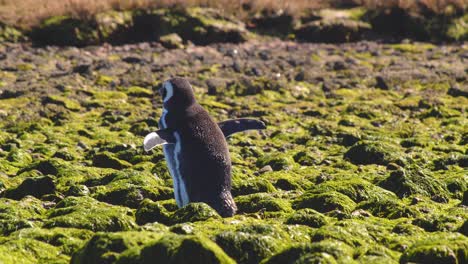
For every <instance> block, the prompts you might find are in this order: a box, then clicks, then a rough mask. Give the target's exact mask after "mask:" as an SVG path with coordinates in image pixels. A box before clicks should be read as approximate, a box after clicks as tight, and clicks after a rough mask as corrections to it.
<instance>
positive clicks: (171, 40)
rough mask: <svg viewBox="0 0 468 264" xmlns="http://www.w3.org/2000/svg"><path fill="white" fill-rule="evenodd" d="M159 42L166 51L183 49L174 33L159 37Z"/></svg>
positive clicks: (180, 39)
mask: <svg viewBox="0 0 468 264" xmlns="http://www.w3.org/2000/svg"><path fill="white" fill-rule="evenodd" d="M159 42H160V43H161V45H163V46H164V47H165V48H168V49H182V48H183V47H184V44H183V40H182V38H181V37H180V36H179V35H177V34H176V33H172V34H167V35H164V36H161V37H160V38H159Z"/></svg>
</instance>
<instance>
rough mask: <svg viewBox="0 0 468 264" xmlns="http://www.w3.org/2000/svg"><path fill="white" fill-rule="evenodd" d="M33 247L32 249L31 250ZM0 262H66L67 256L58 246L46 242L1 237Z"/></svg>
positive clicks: (31, 263)
mask: <svg viewBox="0 0 468 264" xmlns="http://www.w3.org/2000/svg"><path fill="white" fill-rule="evenodd" d="M31 249H33V250H31ZM0 259H1V260H2V263H8V264H13V263H18V260H20V261H21V263H25V264H34V263H68V261H69V256H67V255H65V254H64V252H62V250H61V249H60V248H58V247H55V246H52V245H50V244H48V243H46V242H42V241H38V240H34V239H30V238H21V239H3V240H2V242H1V243H0Z"/></svg>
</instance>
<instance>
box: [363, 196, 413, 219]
mask: <svg viewBox="0 0 468 264" xmlns="http://www.w3.org/2000/svg"><path fill="white" fill-rule="evenodd" d="M356 209H363V210H366V211H369V212H370V213H371V214H372V215H373V216H377V217H382V218H388V219H396V218H401V217H415V216H417V214H418V213H417V211H415V210H413V209H412V208H410V207H408V206H406V205H405V204H403V203H402V202H400V201H399V200H398V199H374V200H370V201H364V202H362V203H359V205H358V206H357V207H356Z"/></svg>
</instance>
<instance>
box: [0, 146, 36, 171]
mask: <svg viewBox="0 0 468 264" xmlns="http://www.w3.org/2000/svg"><path fill="white" fill-rule="evenodd" d="M6 159H7V160H8V161H9V162H10V164H11V165H13V166H15V167H18V168H23V167H26V166H28V165H30V164H31V163H32V161H33V159H32V157H31V155H30V154H29V153H28V152H26V151H24V150H22V149H19V148H14V149H12V150H10V152H9V153H8V155H7V156H6Z"/></svg>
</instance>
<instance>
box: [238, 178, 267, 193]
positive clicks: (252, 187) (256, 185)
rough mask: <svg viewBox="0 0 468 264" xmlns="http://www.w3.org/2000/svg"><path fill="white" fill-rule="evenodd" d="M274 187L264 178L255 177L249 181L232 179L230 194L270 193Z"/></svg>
mask: <svg viewBox="0 0 468 264" xmlns="http://www.w3.org/2000/svg"><path fill="white" fill-rule="evenodd" d="M275 191H276V189H275V187H274V186H273V185H272V184H271V183H270V182H269V181H267V180H264V179H255V180H249V181H245V180H243V181H236V180H234V181H233V183H232V191H231V193H232V195H234V196H239V195H247V194H252V193H261V192H266V193H271V192H275Z"/></svg>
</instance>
